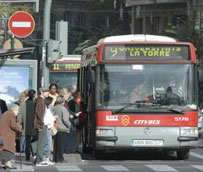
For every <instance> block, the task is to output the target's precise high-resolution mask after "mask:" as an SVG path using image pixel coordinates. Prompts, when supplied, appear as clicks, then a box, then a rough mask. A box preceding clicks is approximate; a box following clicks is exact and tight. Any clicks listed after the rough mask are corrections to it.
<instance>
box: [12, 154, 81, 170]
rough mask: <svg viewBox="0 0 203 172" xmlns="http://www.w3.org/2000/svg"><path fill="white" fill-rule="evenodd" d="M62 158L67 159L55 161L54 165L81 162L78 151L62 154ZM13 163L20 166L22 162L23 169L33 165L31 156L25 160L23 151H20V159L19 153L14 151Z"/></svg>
mask: <svg viewBox="0 0 203 172" xmlns="http://www.w3.org/2000/svg"><path fill="white" fill-rule="evenodd" d="M64 159H65V161H67V163H56V164H55V165H57V166H64V165H70V164H74V165H78V164H81V163H82V158H81V155H80V154H79V153H76V154H64ZM15 164H16V166H18V167H20V165H21V164H22V169H23V171H24V170H28V171H29V169H30V168H31V167H32V166H33V161H32V158H31V161H26V159H25V154H24V153H21V159H20V153H16V155H15ZM55 165H54V166H55Z"/></svg>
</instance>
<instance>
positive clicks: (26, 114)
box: [18, 89, 37, 161]
mask: <svg viewBox="0 0 203 172" xmlns="http://www.w3.org/2000/svg"><path fill="white" fill-rule="evenodd" d="M35 93H36V92H35V90H32V89H31V90H29V91H28V99H27V100H26V101H25V102H23V103H21V105H20V110H19V115H18V122H19V123H20V124H21V125H22V126H23V132H22V134H23V135H24V136H25V139H26V146H25V155H26V160H27V161H29V160H30V150H31V144H32V143H33V144H34V143H35V141H36V140H37V131H36V129H35V128H34V118H35V103H34V99H35ZM33 144H32V145H33ZM33 147H35V146H33ZM33 147H32V148H33ZM32 150H33V149H32ZM33 151H34V153H36V150H33Z"/></svg>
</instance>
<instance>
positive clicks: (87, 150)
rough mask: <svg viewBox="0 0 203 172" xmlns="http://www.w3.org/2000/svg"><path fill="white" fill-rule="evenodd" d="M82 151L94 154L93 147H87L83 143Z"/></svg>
mask: <svg viewBox="0 0 203 172" xmlns="http://www.w3.org/2000/svg"><path fill="white" fill-rule="evenodd" d="M82 152H83V153H85V154H92V152H93V150H92V148H89V147H87V146H86V145H85V144H83V145H82Z"/></svg>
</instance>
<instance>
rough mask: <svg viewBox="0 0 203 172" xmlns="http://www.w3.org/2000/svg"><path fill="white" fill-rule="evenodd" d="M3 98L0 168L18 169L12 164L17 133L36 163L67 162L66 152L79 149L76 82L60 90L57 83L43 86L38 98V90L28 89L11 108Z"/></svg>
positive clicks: (40, 164)
mask: <svg viewBox="0 0 203 172" xmlns="http://www.w3.org/2000/svg"><path fill="white" fill-rule="evenodd" d="M1 101H2V100H1ZM1 101H0V115H1V116H0V141H1V140H2V142H3V151H2V155H3V156H2V157H3V158H2V164H1V167H3V168H9V169H16V167H15V166H14V165H13V164H12V163H11V162H12V161H11V160H13V159H14V155H15V137H16V132H19V133H21V135H22V137H21V143H22V145H21V149H22V150H23V149H25V156H26V160H27V161H31V157H32V158H33V163H34V165H35V166H48V165H54V163H64V162H66V161H65V159H64V157H63V154H64V153H67V154H68V153H76V152H77V151H78V147H79V145H80V128H81V116H82V114H81V106H80V103H81V101H82V95H81V93H80V92H78V91H77V87H76V85H72V87H71V88H70V89H67V88H62V89H61V90H58V86H57V85H56V84H51V85H50V87H49V88H46V87H41V88H39V96H38V97H36V92H35V90H33V89H31V90H26V91H24V92H22V93H21V94H20V96H19V101H18V102H17V103H16V104H14V105H13V106H11V108H10V110H7V107H6V105H5V102H4V101H2V102H3V103H4V105H3V104H2V102H1ZM3 107H4V108H3ZM5 107H6V108H5ZM24 145H25V146H24ZM52 152H53V156H52Z"/></svg>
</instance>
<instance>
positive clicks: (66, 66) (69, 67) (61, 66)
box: [50, 63, 80, 71]
mask: <svg viewBox="0 0 203 172" xmlns="http://www.w3.org/2000/svg"><path fill="white" fill-rule="evenodd" d="M79 68H80V64H78V63H71V64H70V63H54V64H53V65H51V66H50V70H54V71H73V70H77V69H79Z"/></svg>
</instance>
